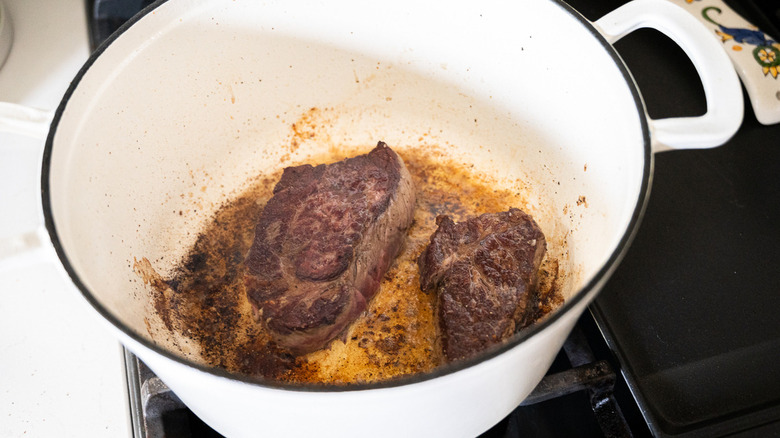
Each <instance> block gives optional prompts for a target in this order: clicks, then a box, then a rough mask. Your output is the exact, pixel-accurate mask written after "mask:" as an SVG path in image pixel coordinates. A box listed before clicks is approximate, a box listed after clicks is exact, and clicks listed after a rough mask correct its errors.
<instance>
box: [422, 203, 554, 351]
mask: <svg viewBox="0 0 780 438" xmlns="http://www.w3.org/2000/svg"><path fill="white" fill-rule="evenodd" d="M436 223H437V224H438V229H437V230H436V231H435V232H434V233H433V235H431V242H430V244H429V245H428V247H427V248H426V249H425V250H424V251H423V252H422V254H421V255H420V258H419V259H418V265H419V267H420V286H421V288H422V290H423V291H434V290H435V291H437V293H438V314H439V315H438V319H439V327H440V329H441V336H442V347H443V350H444V354H445V357H446V358H447V360H449V361H453V360H459V359H465V358H468V357H471V356H473V355H475V354H477V353H479V352H480V351H482V350H484V349H485V348H487V347H489V346H491V345H493V344H496V343H499V342H501V341H502V340H504V339H506V338H508V337H509V336H511V335H512V334H514V333H515V332H516V331H517V330H519V329H520V328H522V327H524V326H525V325H527V324H528V323H530V321H529V315H530V314H531V313H532V311H533V307H534V305H533V302H534V300H535V299H536V293H535V286H536V283H537V280H536V279H537V272H538V270H539V266H540V265H541V263H542V258H544V253H545V251H546V243H545V239H544V235H543V234H542V230H541V229H540V228H539V226H538V225H537V224H536V222H535V221H534V220H533V218H532V217H531V216H529V215H528V214H526V213H524V212H523V211H522V210H519V209H516V208H511V209H509V211H505V212H501V213H486V214H483V215H481V216H478V217H474V218H471V219H469V220H467V221H464V222H460V223H455V222H454V221H453V220H452V219H451V218H450V217H449V216H439V217H437V218H436Z"/></svg>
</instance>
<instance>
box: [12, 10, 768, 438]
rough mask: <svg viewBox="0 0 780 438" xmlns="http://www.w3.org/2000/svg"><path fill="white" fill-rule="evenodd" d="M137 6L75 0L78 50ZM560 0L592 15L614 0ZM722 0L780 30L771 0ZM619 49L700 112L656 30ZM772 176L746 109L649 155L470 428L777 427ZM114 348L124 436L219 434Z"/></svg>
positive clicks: (673, 430) (693, 433) (762, 131)
mask: <svg viewBox="0 0 780 438" xmlns="http://www.w3.org/2000/svg"><path fill="white" fill-rule="evenodd" d="M691 1H694V0H691ZM150 3H152V2H151V1H147V0H124V1H119V0H114V1H111V0H106V1H99V0H92V1H88V2H87V3H86V11H87V23H86V24H87V28H88V35H89V45H90V49H93V50H94V49H95V48H96V47H97V46H99V44H100V43H101V42H102V41H103V40H104V39H105V38H107V37H108V36H109V35H110V34H111V33H112V32H113V31H115V30H116V29H117V28H118V27H119V26H121V24H122V23H124V22H125V21H126V20H127V19H129V18H130V17H131V16H132V15H133V14H135V13H136V12H137V11H139V10H140V9H141V8H143V7H146V6H148V5H149V4H150ZM568 3H569V4H571V5H572V6H573V7H574V8H575V9H577V10H579V11H580V12H581V13H583V15H585V16H586V18H588V19H591V20H594V19H596V18H599V17H601V16H602V15H604V14H605V13H607V12H609V11H611V10H613V9H615V8H616V7H618V6H620V5H621V4H623V3H625V1H623V0H596V1H594V0H589V1H586V0H571V1H569V2H568ZM734 3H735V4H733V5H732V6H734V7H735V9H737V10H738V11H739V12H741V13H743V14H744V15H745V16H747V17H748V18H749V19H750V20H751V21H753V22H754V23H756V24H758V25H760V26H761V27H762V29H764V30H765V31H767V32H769V33H774V34H775V38H778V37H780V35H777V33H778V28H780V25H778V24H777V23H778V20H780V12H778V9H777V8H776V6H774V5H773V4H772V3H773V2H769V1H759V0H753V1H750V2H741V3H739V4H737V3H736V2H734ZM616 48H617V50H618V52H619V53H620V54H621V56H622V57H623V58H624V60H625V61H626V63H627V64H628V66H629V69H630V70H631V72H632V73H633V75H634V79H635V80H636V82H637V83H638V85H639V88H640V90H641V92H642V94H643V97H644V99H645V104H646V107H647V110H648V112H649V114H650V116H651V117H653V118H663V117H679V116H695V115H700V114H703V113H704V112H705V111H706V103H705V101H704V93H703V91H702V87H701V84H700V83H699V81H698V77H697V75H696V72H695V70H694V69H693V66H692V65H691V64H690V62H689V61H688V60H687V58H686V57H685V55H684V54H683V53H682V51H681V50H680V49H679V48H678V47H677V46H675V45H674V43H672V42H671V41H670V40H668V39H667V38H666V37H664V36H662V35H661V34H659V33H657V32H655V31H650V30H640V31H637V32H635V33H632V34H631V35H629V36H628V37H626V38H624V39H623V40H621V41H619V42H618V43H617V44H616ZM561 50H562V53H565V48H561ZM581 68H584V67H581ZM1 77H4V76H0V78H1ZM777 80H778V81H779V82H780V78H778V79H777ZM13 97H14V96H12V98H13ZM745 98H746V103H747V95H746V96H745ZM18 100H24V99H21V98H20V99H18ZM27 103H29V101H28V102H27ZM33 103H36V102H33ZM778 176H780V125H774V126H763V125H761V124H759V123H758V122H757V121H756V118H755V116H754V114H753V113H752V110H751V108H750V106H749V105H746V107H745V120H744V122H743V125H742V127H741V129H740V130H739V132H738V133H737V135H736V136H735V137H734V138H733V139H731V140H730V141H729V142H728V143H727V144H725V145H724V146H722V147H719V148H716V149H712V150H703V151H675V152H665V153H660V154H657V155H656V156H655V164H654V176H653V181H652V193H651V195H650V199H649V203H648V207H647V211H646V214H645V217H644V219H643V222H642V224H641V226H640V229H639V232H638V234H637V236H636V238H635V240H634V243H633V244H632V246H631V248H630V249H629V251H628V253H627V255H626V257H625V259H624V260H623V262H622V263H621V265H620V266H619V267H618V268H617V270H616V272H615V273H614V275H613V276H612V278H611V279H610V281H609V282H608V283H607V285H606V286H605V288H604V289H603V291H602V292H601V294H600V295H599V297H598V298H597V300H596V301H595V302H594V303H593V304H592V305H591V307H590V309H589V311H588V312H586V313H585V314H584V315H583V316H582V318H581V319H580V321H579V323H578V325H577V327H576V329H575V330H574V331H573V332H572V334H571V336H570V337H569V339H568V340H567V342H566V344H565V346H564V348H563V350H562V351H561V352H560V353H559V355H558V357H557V358H556V360H555V362H554V363H553V366H552V368H551V369H550V371H549V372H548V375H547V376H546V377H545V379H544V380H543V381H542V382H541V383H540V385H539V387H538V388H537V389H536V390H535V391H534V392H533V393H532V394H531V396H530V397H529V398H528V399H527V400H526V401H525V402H524V403H523V404H522V405H521V406H519V407H518V408H517V409H516V410H515V411H514V412H512V413H511V414H510V415H509V416H508V417H507V418H505V419H504V420H502V421H501V422H499V423H498V424H496V425H495V426H494V427H493V428H492V429H490V430H489V431H487V432H486V433H485V434H483V437H485V438H493V437H506V438H509V437H519V436H533V437H560V436H587V437H630V436H633V437H649V436H657V437H705V436H706V437H721V436H729V437H754V436H755V437H766V436H780V379H778V378H777V375H778V374H780V319H778V318H777V317H776V309H778V308H780V294H778V293H777V291H778V288H777V284H778V282H777V280H776V279H775V271H776V270H777V266H780V252H778V251H777V250H776V247H777V244H778V243H780V227H778V226H777V224H778V223H780V178H778ZM123 357H124V360H123V368H124V372H125V373H126V381H127V394H129V402H125V401H124V400H122V401H121V403H120V404H122V405H123V406H124V404H127V405H129V406H128V407H126V408H125V409H127V410H128V411H129V414H128V418H129V421H128V423H129V425H128V427H127V429H128V430H127V434H128V435H130V436H134V437H136V438H141V437H162V436H166V437H174V438H175V437H218V436H220V435H218V434H217V433H216V432H214V431H213V430H211V429H210V428H208V426H207V425H205V424H204V423H203V422H202V421H200V419H198V418H197V416H195V415H194V414H193V413H192V412H190V411H189V410H188V409H187V408H186V406H185V405H184V404H182V403H181V401H179V399H178V398H177V397H176V395H175V394H174V393H173V392H171V391H170V390H169V389H168V388H167V386H165V383H164V382H162V381H161V380H160V379H159V378H158V377H156V376H155V375H154V374H153V372H152V371H151V370H149V369H148V368H147V367H146V366H145V365H144V364H143V362H141V361H140V360H138V359H137V358H136V357H135V356H134V355H132V354H131V353H129V352H127V351H124V356H123ZM114 362H116V361H114ZM120 366H121V365H120ZM114 395H116V396H117V397H123V396H124V394H121V395H117V394H114ZM103 402H104V401H102V400H101V401H100V403H103ZM114 403H116V402H114ZM2 421H3V420H2V419H0V424H2ZM120 423H121V421H120ZM2 429H3V428H2V427H0V430H2ZM112 432H116V430H113V431H112ZM118 434H119V435H122V433H118ZM118 434H117V433H107V434H106V436H116V435H118Z"/></svg>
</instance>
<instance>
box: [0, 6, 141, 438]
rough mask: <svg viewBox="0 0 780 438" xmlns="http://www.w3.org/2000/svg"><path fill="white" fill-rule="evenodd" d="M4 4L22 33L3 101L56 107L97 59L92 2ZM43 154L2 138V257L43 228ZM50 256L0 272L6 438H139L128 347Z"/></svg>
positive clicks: (4, 77) (27, 142) (1, 405)
mask: <svg viewBox="0 0 780 438" xmlns="http://www.w3.org/2000/svg"><path fill="white" fill-rule="evenodd" d="M0 1H2V2H3V3H4V5H5V8H6V11H7V13H8V15H9V16H10V17H11V20H12V23H13V32H14V36H13V45H12V47H11V52H10V54H9V56H8V59H7V60H6V62H5V64H4V65H3V66H2V68H0V101H4V102H12V103H18V104H23V105H28V106H32V107H36V108H41V109H48V110H51V109H54V108H55V107H56V106H57V105H58V103H59V101H60V98H61V97H62V95H63V94H64V92H65V90H66V88H67V86H68V84H69V83H70V81H71V80H72V79H73V77H74V76H75V75H76V73H77V72H78V70H79V68H80V67H81V65H82V64H83V63H84V61H86V59H87V57H88V56H89V40H88V33H87V25H86V12H85V4H84V2H83V0H0ZM42 150H43V141H42V140H40V139H39V140H36V139H30V138H25V137H21V136H16V135H11V134H0V204H2V205H3V208H0V256H2V255H8V254H11V253H13V252H14V251H15V249H14V246H15V245H16V244H17V243H18V239H14V236H17V235H20V234H25V233H26V234H27V235H28V236H29V235H34V233H35V230H37V229H39V227H40V226H41V223H42V221H41V213H40V207H39V186H40V184H39V172H40V158H41V153H42ZM47 253H49V252H47V251H41V252H40V253H38V254H37V255H36V257H27V260H25V262H24V263H18V264H17V265H16V266H14V267H13V268H9V269H5V270H2V271H0V294H1V295H0V437H21V436H33V437H54V436H56V437H122V436H127V437H131V436H132V427H131V422H130V414H129V402H128V394H127V383H126V378H125V371H124V358H123V354H122V348H121V345H120V344H119V343H118V342H117V340H116V339H115V338H114V337H113V335H111V332H110V331H109V330H108V329H107V328H106V327H105V326H104V324H103V323H102V322H101V321H100V320H99V319H98V317H97V315H96V314H95V312H94V311H93V310H91V308H90V307H89V305H88V304H87V303H86V302H85V301H84V300H83V299H82V298H81V296H80V294H79V292H78V290H76V288H75V287H74V286H73V285H72V284H71V282H70V281H69V280H68V279H67V278H66V277H65V276H64V275H63V273H62V269H61V268H59V267H58V266H57V265H56V263H58V262H57V261H56V260H55V259H54V258H53V257H51V255H50V253H49V256H47ZM6 268H8V266H6Z"/></svg>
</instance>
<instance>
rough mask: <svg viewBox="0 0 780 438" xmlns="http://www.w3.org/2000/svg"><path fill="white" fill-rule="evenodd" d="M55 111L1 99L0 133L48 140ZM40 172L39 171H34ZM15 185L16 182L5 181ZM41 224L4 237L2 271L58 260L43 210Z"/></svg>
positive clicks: (0, 252) (0, 246)
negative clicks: (44, 222) (44, 219)
mask: <svg viewBox="0 0 780 438" xmlns="http://www.w3.org/2000/svg"><path fill="white" fill-rule="evenodd" d="M52 116H53V113H52V112H51V111H45V110H40V109H36V108H31V107H27V106H24V105H19V104H14V103H8V102H0V133H10V134H19V135H23V136H26V137H30V138H33V139H35V140H44V139H45V138H46V135H47V134H48V132H49V126H50V124H51V120H52ZM33 171H35V172H37V170H33ZM3 176H4V175H0V183H4V184H7V187H13V186H14V184H15V182H14V181H2V177H3ZM38 217H39V221H38V224H37V227H36V228H34V229H33V230H32V231H28V232H24V233H22V234H19V235H15V236H11V237H3V238H0V273H3V272H7V271H11V270H15V269H19V268H22V267H24V266H28V265H31V264H35V263H39V262H41V261H45V260H53V259H56V254H55V253H54V248H53V247H52V246H51V244H50V243H49V237H48V233H47V232H46V229H45V228H44V227H43V225H42V224H43V220H41V219H40V218H42V217H43V215H42V214H40V212H39V215H38Z"/></svg>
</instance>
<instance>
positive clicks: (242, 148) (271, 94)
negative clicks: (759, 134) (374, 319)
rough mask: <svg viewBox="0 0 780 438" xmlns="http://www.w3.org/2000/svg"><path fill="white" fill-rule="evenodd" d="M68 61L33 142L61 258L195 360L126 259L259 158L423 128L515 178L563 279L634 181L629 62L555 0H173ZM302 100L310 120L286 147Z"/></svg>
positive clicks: (641, 166)
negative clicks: (625, 67) (72, 81)
mask: <svg viewBox="0 0 780 438" xmlns="http://www.w3.org/2000/svg"><path fill="white" fill-rule="evenodd" d="M304 3H305V5H304ZM323 17H328V19H323ZM379 23H386V24H382V25H380V24H379ZM77 79H78V80H77V86H76V87H75V89H74V90H73V91H72V93H70V95H69V96H68V97H67V101H66V103H65V106H64V111H63V112H62V114H61V116H60V117H59V118H58V119H57V120H55V124H56V132H55V134H54V136H53V137H52V138H50V144H49V145H48V146H49V148H50V152H51V160H50V169H49V179H48V190H49V192H48V196H49V199H50V203H51V211H50V215H51V217H52V218H53V225H54V227H55V228H56V234H57V237H58V239H59V242H58V243H59V245H60V246H61V249H62V252H63V254H64V256H65V257H66V265H67V266H68V267H69V269H70V270H71V271H72V274H73V275H76V276H77V278H78V279H79V280H80V282H81V283H82V286H83V290H84V292H85V293H86V294H87V295H88V296H89V297H91V299H92V300H94V301H93V302H94V303H96V305H97V306H98V307H99V308H100V310H101V311H102V312H104V314H105V315H107V316H109V317H110V318H111V319H114V320H115V321H114V322H115V323H116V324H117V325H119V326H120V328H121V329H122V330H124V331H126V332H127V333H129V334H131V336H135V337H137V339H142V340H145V341H146V342H150V343H153V344H155V345H158V346H160V347H161V348H163V349H172V350H173V351H172V352H173V353H174V354H175V355H179V356H182V357H184V358H188V357H189V358H190V359H192V360H194V361H196V362H197V357H196V356H197V348H195V347H194V346H191V345H190V346H188V345H187V342H186V340H184V339H179V342H178V343H177V345H178V347H176V348H174V347H173V346H172V345H173V344H171V342H170V341H171V340H170V337H167V336H164V335H163V334H162V331H163V330H164V328H163V327H162V322H161V321H160V319H159V318H158V317H157V316H156V313H155V311H154V308H153V306H152V303H151V300H150V294H151V293H153V292H152V291H151V290H150V289H149V288H148V286H146V285H145V284H144V283H143V282H142V281H141V280H140V278H139V276H138V274H137V273H135V272H134V271H133V265H134V263H135V261H136V260H139V259H141V258H143V257H145V258H147V259H148V260H149V261H150V262H151V263H152V265H153V266H154V269H155V270H157V271H158V272H160V273H165V272H166V271H167V270H170V269H171V267H172V266H173V264H174V263H175V262H176V261H177V260H179V259H180V258H181V257H182V256H183V254H184V252H185V251H186V250H187V249H188V247H189V246H190V245H191V244H192V243H193V242H194V239H195V237H196V235H197V232H198V229H199V227H201V226H202V225H203V224H204V223H205V222H206V221H207V220H208V219H209V217H210V216H211V215H212V214H213V212H214V211H215V209H216V208H218V207H219V205H221V204H222V203H223V202H224V201H225V200H227V199H230V198H232V197H235V196H236V195H237V194H238V193H240V192H241V191H242V189H245V188H246V187H247V185H248V184H249V181H250V180H252V178H254V177H256V176H257V175H258V174H263V173H268V172H273V171H274V170H277V169H279V168H280V167H282V166H286V165H290V164H295V163H300V162H305V161H306V160H307V158H309V157H311V156H316V155H321V154H322V152H323V151H327V150H328V149H330V148H341V147H349V148H353V147H363V148H365V149H366V150H368V149H369V148H371V147H373V146H374V145H375V144H376V142H377V141H378V140H383V141H385V142H386V143H388V144H389V145H390V146H391V147H393V148H395V149H397V150H399V151H400V152H401V153H403V151H404V150H409V149H414V148H431V147H436V148H438V149H439V150H442V151H444V152H446V153H447V154H448V155H449V156H450V157H452V159H453V160H456V161H461V162H463V163H473V165H474V169H475V171H476V172H481V173H484V174H486V175H490V176H491V178H493V179H494V180H495V182H496V184H499V185H501V186H505V187H516V188H518V190H520V189H522V190H524V191H525V192H526V193H527V194H526V197H527V199H528V201H529V202H528V208H529V209H530V211H529V212H530V213H531V214H532V215H533V216H534V217H535V218H536V220H537V221H538V222H539V224H540V225H541V227H542V229H543V230H544V232H545V234H546V235H547V236H548V242H549V248H550V251H551V252H554V253H556V254H558V255H559V256H560V257H561V259H562V260H564V261H565V262H566V264H565V265H564V266H562V269H563V270H565V272H566V273H567V274H568V277H567V281H566V283H565V290H564V291H563V293H564V295H565V296H567V297H569V298H570V297H571V296H572V295H573V294H575V293H576V292H577V291H578V290H579V289H580V287H581V286H582V285H584V284H586V283H587V282H588V281H590V280H591V279H593V277H594V276H595V275H596V274H597V273H598V272H599V270H600V269H601V268H602V267H603V265H604V264H605V263H607V261H608V260H609V259H610V257H612V256H613V255H614V253H615V251H616V247H617V246H618V243H619V241H620V240H621V238H622V237H623V236H624V234H625V233H626V231H627V230H628V228H629V225H630V224H631V221H632V217H633V216H634V215H635V214H636V213H637V209H638V200H639V199H640V198H641V191H642V189H643V183H644V184H646V182H647V181H646V180H643V173H644V172H646V169H647V166H648V165H647V163H646V158H647V157H648V156H649V155H648V147H649V146H648V145H647V144H646V143H647V138H646V136H647V132H646V128H644V126H645V120H644V118H645V115H644V112H643V111H642V109H641V107H639V105H638V103H637V98H636V96H635V94H634V91H633V89H632V87H631V86H630V84H629V79H627V77H626V76H625V74H624V72H623V71H622V70H621V69H620V68H619V67H618V65H617V64H616V62H615V58H614V57H613V55H611V54H610V50H609V49H605V47H604V43H602V40H600V39H599V38H597V37H596V36H595V35H594V33H593V31H592V30H589V29H588V27H587V26H586V25H584V23H583V21H582V20H581V19H579V18H577V17H575V16H574V15H573V14H572V13H570V12H569V11H568V10H566V9H565V7H564V6H562V5H561V4H558V3H556V2H553V1H547V0H527V1H522V2H517V1H514V2H503V3H501V2H499V3H491V4H483V2H461V4H459V5H458V7H448V8H440V7H438V6H436V4H433V3H432V4H428V3H424V2H422V3H421V2H414V1H403V2H401V3H400V4H399V3H398V2H391V3H385V4H370V5H369V4H367V3H365V2H357V1H355V2H352V1H344V2H339V4H334V3H333V2H322V3H319V2H318V3H315V2H311V3H307V2H289V1H287V2H271V4H262V6H261V4H260V3H258V2H253V1H248V0H239V1H196V0H180V1H169V2H168V3H164V4H162V5H161V6H159V7H158V8H156V9H155V10H154V11H153V12H151V13H149V14H147V15H146V16H145V17H144V18H143V19H141V20H140V21H138V22H137V23H135V24H134V25H133V26H132V27H131V28H129V29H128V30H127V31H125V32H124V33H123V34H122V35H121V37H120V38H118V39H116V40H115V41H113V42H112V43H111V44H110V45H109V46H108V47H106V48H105V50H104V51H103V52H102V54H100V56H98V57H97V58H95V59H94V62H93V63H92V64H91V66H89V68H88V69H86V70H85V72H84V73H83V76H81V77H80V78H77ZM312 108H316V109H317V110H316V111H312V110H311V109H312ZM307 117H308V118H309V119H306V118H307ZM311 118H313V119H314V121H315V122H316V124H317V125H318V126H319V128H318V131H317V133H316V135H315V137H314V138H312V139H303V140H302V141H301V142H300V144H299V145H298V146H297V147H290V145H291V138H292V136H294V135H295V133H294V131H293V129H292V128H291V126H292V124H293V123H295V122H298V123H300V121H301V120H304V119H306V120H310V121H311ZM180 212H181V213H180ZM193 355H195V356H193Z"/></svg>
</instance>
